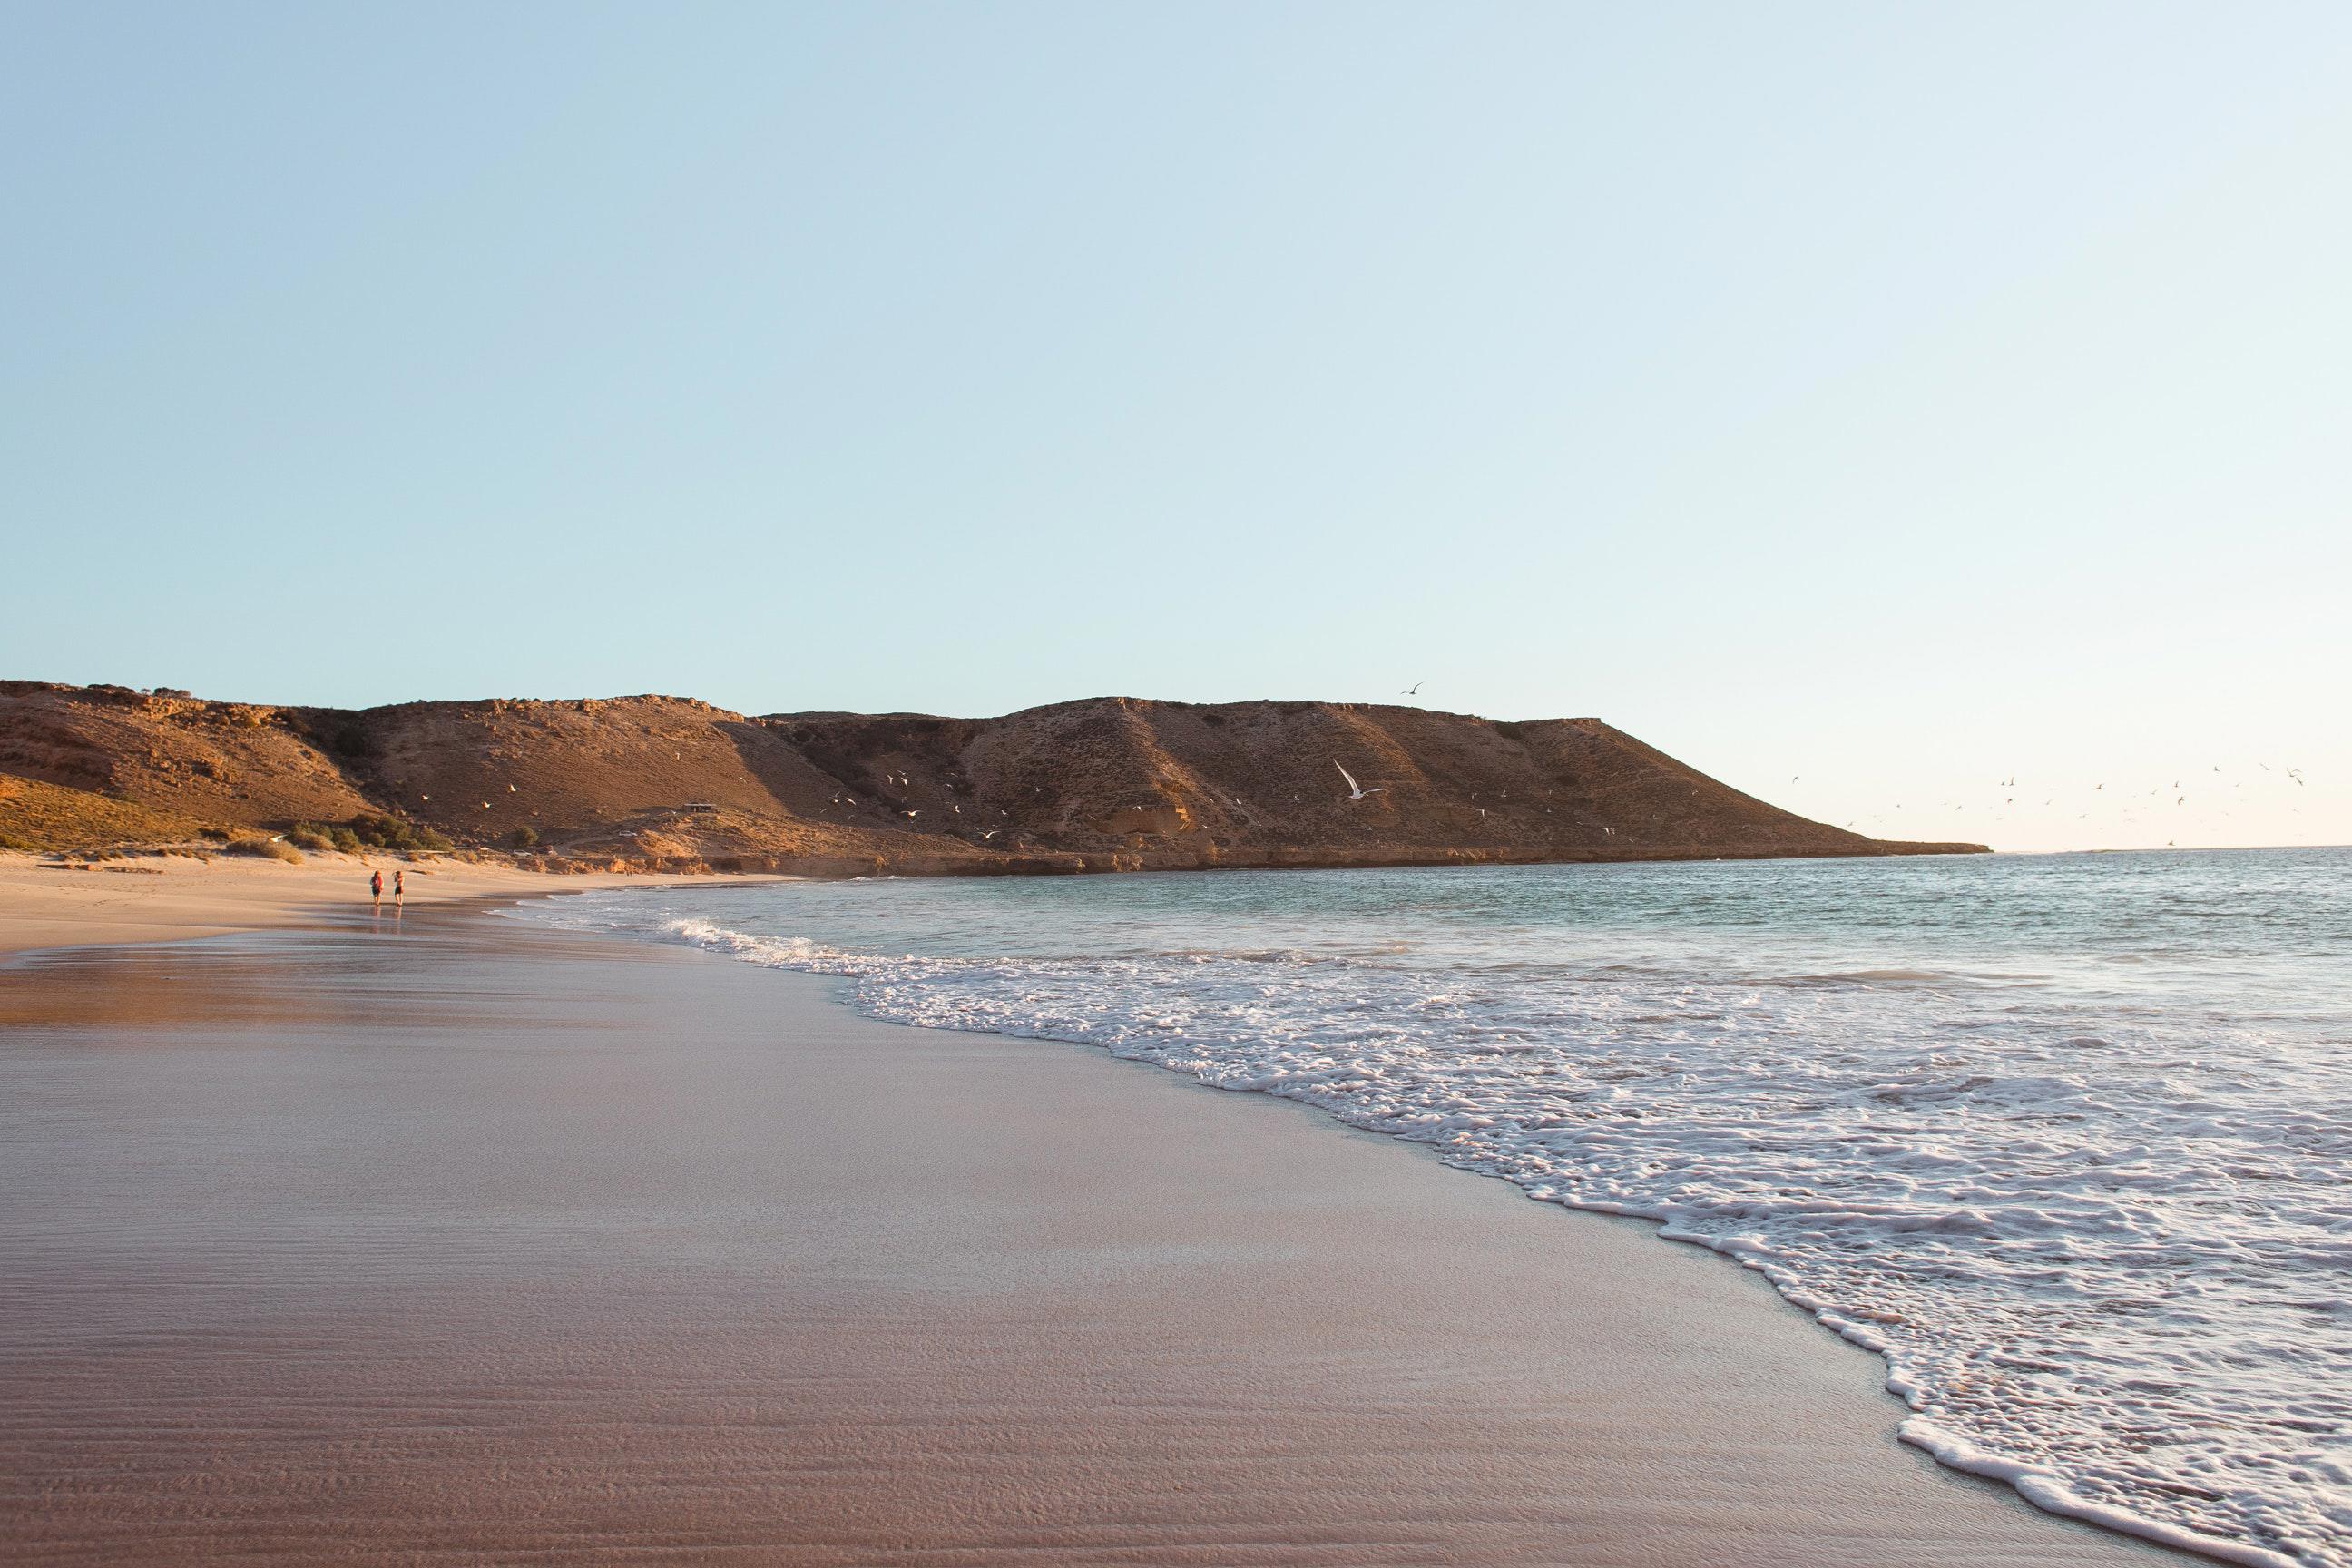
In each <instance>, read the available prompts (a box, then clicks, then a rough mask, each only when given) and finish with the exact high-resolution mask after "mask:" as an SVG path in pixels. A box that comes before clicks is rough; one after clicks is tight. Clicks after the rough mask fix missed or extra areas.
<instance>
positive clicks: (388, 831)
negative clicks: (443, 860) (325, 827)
mask: <svg viewBox="0 0 2352 1568" xmlns="http://www.w3.org/2000/svg"><path fill="white" fill-rule="evenodd" d="M351 831H352V837H355V838H357V839H358V840H359V842H360V843H362V844H364V845H367V846H368V847H371V848H375V849H447V848H450V847H452V846H451V844H450V842H449V840H448V839H447V838H446V837H444V836H443V835H441V834H439V833H436V832H435V831H434V830H433V829H432V828H429V827H425V826H420V825H419V824H417V823H414V822H410V821H408V820H406V819H405V818H403V817H398V816H355V817H353V818H352V827H351Z"/></svg>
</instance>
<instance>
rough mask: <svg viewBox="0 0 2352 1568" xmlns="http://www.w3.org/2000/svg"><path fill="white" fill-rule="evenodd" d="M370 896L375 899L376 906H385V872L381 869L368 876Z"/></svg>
mask: <svg viewBox="0 0 2352 1568" xmlns="http://www.w3.org/2000/svg"><path fill="white" fill-rule="evenodd" d="M368 897H369V898H371V899H373V900H375V904H376V907H377V908H379V909H381V908H383V872H381V871H377V872H374V873H373V874H371V875H370V876H369V878H368Z"/></svg>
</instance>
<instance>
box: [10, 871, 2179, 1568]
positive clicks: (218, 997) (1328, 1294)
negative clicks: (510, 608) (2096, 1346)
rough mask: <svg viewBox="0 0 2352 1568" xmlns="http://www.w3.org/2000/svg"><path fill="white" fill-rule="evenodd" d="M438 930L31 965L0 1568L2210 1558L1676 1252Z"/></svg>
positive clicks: (1133, 1102) (1265, 1137)
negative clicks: (2044, 1471)
mask: <svg viewBox="0 0 2352 1568" xmlns="http://www.w3.org/2000/svg"><path fill="white" fill-rule="evenodd" d="M827 997H828V983H827V982H824V981H821V980H818V979H814V978H813V977H808V976H802V975H790V974H781V973H772V972H764V971H759V970H755V969H751V968H750V967H748V966H744V965H741V964H735V963H727V962H725V961H722V960H719V959H716V958H712V957H709V956H708V955H704V954H700V953H696V952H688V951H686V950H682V949H665V948H655V947H633V946H614V945H607V944H602V943H597V942H588V941H584V940H574V939H570V938H565V937H562V936H558V935H554V934H541V933H535V932H530V931H519V930H517V929H515V928H514V927H513V926H512V925H511V924H510V923H508V922H501V921H497V920H495V919H493V918H490V917H488V916H485V915H481V914H478V913H462V912H460V913H449V912H442V913H438V914H435V913H430V912H425V913H422V916H421V918H420V911H415V910H412V911H410V913H409V915H408V916H407V917H406V919H405V920H404V921H403V922H401V924H400V925H399V926H398V927H397V928H391V927H389V925H387V927H385V928H383V929H370V928H369V927H368V926H366V925H365V924H361V925H358V926H356V927H351V928H346V929H342V930H337V931H321V932H310V933H299V932H269V933H263V934H257V935H248V936H239V937H230V938H223V939H218V940H214V941H207V942H187V943H180V944H177V945H173V946H170V947H156V948H123V947H117V948H92V949H84V950H80V951H76V952H64V953H50V954H32V955H28V956H26V957H20V958H17V959H16V960H13V961H5V962H0V1560H5V1561H7V1562H10V1563H36V1562H37V1563H129V1562H138V1563H195V1562H221V1561H234V1560H241V1559H247V1558H260V1557H272V1558H276V1559H278V1560H281V1561H299V1562H304V1563H478V1562H514V1563H522V1562H530V1563H571V1562H579V1563H586V1562H591V1561H594V1562H606V1563H611V1562H626V1563H639V1562H663V1563H721V1562H724V1563H793V1564H800V1563H926V1564H933V1563H937V1564H944V1563H1014V1562H1018V1563H1032V1562H1037V1563H1155V1564H1157V1563H1171V1564H1185V1563H1203V1564H1205V1563H1269V1564H1275V1563H1280V1564H1291V1563H1329V1564H1374V1563H1478V1564H1486V1563H1591V1564H1617V1565H1629V1564H1631V1565H1639V1564H1697V1563H1723V1564H1734V1563H1738V1564H1752V1563H1787V1564H1843V1563H1852V1564H1864V1563H1869V1564H1958V1563H1977V1564H2038V1563H2047V1564H2061V1563H2063V1564H2091V1563H2181V1562H2185V1561H2187V1560H2186V1559H2182V1558H2179V1557H2176V1556H2174V1555H2172V1554H2170V1553H2168V1552H2161V1551H2158V1550H2157V1549H2154V1548H2151V1547H2146V1546H2143V1545H2141V1544H2139V1543H2137V1542H2129V1541H2126V1540H2124V1539H2121V1538H2118V1537H2114V1536H2109V1535H2106V1534H2105V1533H2103V1532H2101V1531H2095V1530H2093V1529H2090V1528H2088V1527H2085V1526H2082V1525H2078V1524H2074V1523H2072V1522H2070V1521H2062V1520H2058V1519H2054V1518H2052V1517H2049V1516H2045V1515H2042V1514H2041V1513H2038V1512H2036V1511H2035V1510H2032V1508H2030V1507H2029V1506H2027V1505H2026V1504H2024V1503H2023V1502H2021V1500H2018V1499H2017V1498H2016V1497H2014V1496H2013V1495H2012V1494H2011V1493H2009V1492H2008V1491H2006V1490H2005V1489H2000V1488H1996V1487H1993V1486H1990V1485H1987V1484H1985V1483H1982V1482H1979V1481H1974V1480H1971V1479H1967V1478H1964V1477H1960V1476H1957V1475H1954V1474H1951V1473H1949V1472H1947V1471H1944V1470H1941V1469H1938V1468H1937V1467H1936V1466H1935V1465H1934V1464H1933V1463H1932V1462H1930V1461H1929V1460H1927V1458H1925V1457H1924V1456H1922V1455H1919V1454H1917V1453H1916V1452H1914V1451H1912V1450H1910V1449H1907V1448H1906V1447H1902V1446H1901V1445H1900V1444H1898V1443H1897V1442H1895V1438H1894V1436H1893V1428H1894V1425H1895V1418H1896V1415H1897V1410H1896V1407H1895V1405H1894V1404H1893V1403H1892V1402H1891V1401H1890V1400H1888V1399H1887V1398H1886V1396H1885V1394H1883V1393H1881V1392H1880V1391H1879V1386H1878V1385H1879V1379H1880V1376H1881V1375H1882V1374H1881V1370H1880V1367H1879V1363H1877V1361H1876V1360H1875V1358H1874V1357H1871V1356H1869V1355H1866V1354H1864V1353H1863V1352H1859V1351H1856V1350H1853V1348H1851V1347H1848V1346H1845V1345H1843V1344H1841V1343H1840V1342H1836V1341H1835V1340H1833V1339H1832V1338H1831V1337H1830V1336H1829V1335H1828V1334H1826V1333H1825V1332H1823V1331H1822V1330H1820V1329H1819V1328H1817V1327H1815V1326H1814V1325H1813V1324H1811V1322H1810V1321H1806V1320H1805V1319H1804V1318H1802V1317H1801V1315H1800V1314H1798V1313H1797V1312H1795V1311H1794V1310H1791V1309H1790V1308H1788V1307H1786V1306H1785V1305H1784V1304H1782V1303H1780V1301H1778V1300H1777V1299H1776V1298H1774V1297H1773V1296H1772V1295H1771V1293H1770V1292H1769V1289H1767V1288H1766V1287H1764V1286H1763V1284H1762V1283H1761V1282H1760V1281H1759V1280H1758V1279H1755V1278H1754V1277H1753V1276H1749V1275H1747V1274H1744V1273H1742V1272H1740V1271H1739V1270H1738V1269H1736V1268H1730V1267H1728V1266H1727V1264H1725V1262H1724V1261H1723V1260H1721V1259H1719V1258H1715V1257H1713V1256H1711V1255H1707V1254H1703V1253H1699V1252H1696V1251H1690V1250H1685V1249H1682V1248H1678V1247H1673V1246H1670V1245H1667V1244H1664V1243H1662V1242H1660V1241H1658V1240H1657V1239H1655V1237H1653V1236H1652V1235H1650V1234H1649V1233H1648V1231H1647V1229H1646V1227H1643V1226H1637V1225H1634V1224H1632V1223H1626V1222H1612V1221H1607V1220H1602V1219H1599V1218H1596V1217H1594V1216H1591V1215H1577V1214H1571V1213H1569V1212H1567V1211H1564V1210H1561V1209H1559V1208H1555V1207H1549V1206H1547V1205H1538V1204H1535V1203H1531V1202H1528V1200H1527V1199H1525V1198H1523V1197H1521V1196H1520V1195H1519V1194H1518V1193H1517V1190H1516V1189H1514V1188H1511V1187H1509V1186H1507V1185H1505V1184H1501V1183H1498V1182H1492V1181H1484V1180H1480V1179H1478V1178H1475V1177H1473V1176H1470V1175H1467V1174H1465V1173H1461V1172H1457V1171H1452V1170H1448V1169H1446V1168H1445V1167H1444V1166H1442V1165H1440V1164H1439V1163H1437V1162H1436V1161H1435V1160H1434V1159H1433V1158H1432V1157H1431V1156H1430V1155H1429V1153H1428V1152H1426V1151H1425V1150H1422V1149H1419V1148H1417V1147H1414V1146H1412V1145H1409V1144H1405V1143H1402V1142H1395V1141H1392V1140H1387V1139H1381V1138H1379V1137H1376V1136H1373V1135H1370V1134H1366V1133H1360V1132H1357V1131H1350V1130H1349V1129H1346V1128H1343V1127H1340V1126H1339V1125H1338V1124H1337V1123H1334V1122H1332V1121H1328V1120H1326V1119H1324V1118H1321V1117H1319V1116H1318V1115H1317V1114H1316V1113H1314V1112H1312V1111H1310V1110H1306V1109H1305V1108H1303V1107H1299V1106H1296V1105H1291V1104H1287V1103H1284V1102H1280V1101H1276V1100H1267V1099H1264V1098H1260V1097H1256V1096H1251V1095H1238V1094H1223V1093H1220V1092H1218V1091H1216V1090H1213V1089H1204V1088H1202V1087H1201V1086H1199V1085H1197V1084H1195V1083H1193V1082H1192V1081H1190V1080H1188V1079H1181V1078H1179V1077H1177V1076H1175V1075H1172V1074H1169V1073H1164V1072H1160V1071H1157V1070H1155V1069H1152V1068H1145V1067H1140V1066H1137V1065H1134V1064H1129V1063H1124V1062H1119V1061H1116V1060H1113V1059H1111V1058H1107V1057H1105V1056H1102V1055H1100V1054H1097V1053H1095V1052H1091V1051H1089V1050H1087V1049H1085V1048H1082V1047H1071V1046H1060V1045H1054V1044H1050V1043H1035V1042H1024V1041H1015V1040H1005V1039H997V1038H992V1037H980V1036H969V1035H954V1034H945V1033H930V1032H925V1031H919V1030H912V1029H905V1028H898V1027H893V1026H884V1025H878V1024H874V1023H869V1022H866V1021H864V1020H861V1019H859V1018H856V1017H855V1016H852V1015H850V1014H849V1013H847V1012H846V1011H845V1010H844V1009H842V1008H839V1007H837V1006H835V1005H832V1004H831V1003H830V1002H829V1001H828V999H827Z"/></svg>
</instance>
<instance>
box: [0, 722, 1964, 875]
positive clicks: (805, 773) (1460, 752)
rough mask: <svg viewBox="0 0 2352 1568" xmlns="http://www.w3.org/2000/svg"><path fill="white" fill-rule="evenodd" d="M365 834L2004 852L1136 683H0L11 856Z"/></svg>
mask: <svg viewBox="0 0 2352 1568" xmlns="http://www.w3.org/2000/svg"><path fill="white" fill-rule="evenodd" d="M1341 768H1344V769H1346V770H1347V772H1348V773H1352V774H1353V775H1354V777H1355V778H1356V780H1357V781H1358V782H1359V784H1360V786H1361V788H1362V789H1363V790H1364V791H1365V792H1366V793H1365V795H1363V796H1362V797H1361V798H1351V792H1350V790H1349V785H1348V784H1347V781H1346V780H1345V779H1344V778H1343V777H1342V776H1341V773H1340V771H1339V770H1340V769H1341ZM1374 792H1377V793H1374ZM354 823H357V824H362V825H368V824H373V825H375V826H376V827H377V828H378V829H383V828H387V827H390V826H393V825H399V826H400V827H401V829H402V830H405V829H406V828H408V827H413V828H414V829H415V832H416V835H417V836H418V837H420V838H422V839H424V840H426V841H433V840H444V839H446V841H447V842H448V843H449V844H450V845H451V846H453V847H456V848H457V849H460V850H471V851H476V852H479V853H485V854H488V853H496V854H498V855H500V856H503V857H511V858H514V859H516V860H517V861H519V862H521V863H523V864H527V865H530V866H533V867H536V868H541V869H546V870H556V871H560V870H586V869H596V870H648V871H671V872H676V871H691V870H710V871H721V872H741V871H791V872H803V873H810V874H818V875H856V874H871V873H875V872H896V873H901V874H982V873H991V872H1000V873H1024V872H1026V873H1036V872H1076V871H1114V870H1160V869H1179V868H1205V867H1216V866H1261V867H1265V866H1297V867H1311V866H1420V865H1445V864H1455V863H1460V864H1499V863H1516V862H1534V861H1576V860H1657V859H1699V858H1769V857H1790V856H1832V855H1838V856H1843V855H1913V854H1947V853H1964V852H1979V851H1981V850H1982V848H1983V846H1981V845H1975V844H1923V843H1908V842H1896V841H1889V840H1883V839H1874V838H1867V837H1862V836H1861V835H1859V834H1854V833H1850V832H1846V831H1844V830H1843V829H1840V828H1835V827H1831V826H1825V825H1823V824H1822V823H1818V822H1812V821H1809V820H1807V819H1806V818H1804V817H1801V816H1795V815H1793V814H1791V813H1790V812H1786V811H1783V810H1781V809H1780V808H1779V807H1777V806H1774V805H1768V804H1767V803H1765V802H1764V801H1761V800H1758V799H1756V798H1755V797H1754V796H1752V795H1743V794H1741V793H1740V792H1739V791H1738V790H1735V789H1733V788H1731V787H1730V786H1728V785H1727V784H1721V783H1719V782H1717V780H1715V779H1712V778H1709V777H1708V776H1707V775H1706V774H1705V773H1700V772H1698V771H1697V770H1696V769H1695V768H1692V767H1689V766H1687V765H1685V763H1680V762H1677V761H1675V759H1674V758H1672V757H1669V756H1667V755H1665V754H1664V752H1659V751H1656V750H1654V748H1652V747H1649V746H1646V745H1643V743H1642V742H1640V741H1637V740H1635V739H1634V738H1633V736H1631V735H1628V734H1625V733H1624V732H1623V731H1619V730H1616V729H1612V727H1611V726H1609V725H1608V724H1605V723H1603V722H1601V721H1600V720H1598V719H1549V720H1538V721H1527V722H1503V721H1496V720H1491V719H1481V718H1475V717H1473V716H1470V715H1467V714H1459V713H1439V712H1432V711H1429V710H1423V709H1419V708H1407V707H1395V706H1388V705H1365V704H1356V703H1339V702H1309V701H1297V702H1279V701H1260V702H1231V703H1217V704H1195V703H1186V702H1156V701H1149V700H1140V699H1136V698H1127V697H1105V698H1092V699H1087V700H1081V701H1076V702H1062V703H1055V704H1053V705H1051V706H1049V707H1044V708H1032V709H1028V710H1024V711H1022V712H1018V713H1010V714H1006V715H1004V716H1003V717H1002V718H994V719H946V718H937V717H933V716H930V715H928V714H916V713H884V714H858V713H777V714H769V715H765V716H757V717H755V716H748V715H744V714H740V713H732V712H729V711H727V710H723V709H719V708H713V707H711V706H710V705H709V704H708V703H704V702H698V701H695V700H690V699H683V698H674V697H653V696H647V697H619V698H610V699H587V700H573V701H545V700H520V699H505V698H493V699H488V700H481V701H463V702H410V703H402V704H398V705H396V706H392V707H383V708H368V709H355V710H354V709H333V708H305V707H281V706H275V705H271V704H266V703H245V702H215V701H206V700H201V699H198V698H195V697H193V696H190V695H188V694H186V693H184V692H179V691H173V690H171V689H157V690H153V691H140V690H134V689H129V688H125V687H114V686H89V687H76V686H61V685H53V684H48V683H45V682H36V681H0V847H14V848H20V849H41V850H61V849H62V850H91V849H97V848H101V847H127V846H141V847H152V846H154V845H158V844H162V843H166V842H174V841H189V840H194V841H198V842H201V841H202V840H203V839H204V838H205V837H211V838H213V839H215V840H216V841H218V840H223V839H230V838H235V839H241V840H247V841H250V840H252V839H253V837H255V836H256V835H259V836H261V837H262V838H263V839H264V840H265V841H266V840H267V839H269V838H273V837H278V836H279V835H283V834H287V833H289V832H294V831H297V830H299V831H300V832H301V833H303V834H313V833H316V832H318V831H320V830H321V829H326V830H331V829H332V828H334V827H336V826H341V825H347V824H354Z"/></svg>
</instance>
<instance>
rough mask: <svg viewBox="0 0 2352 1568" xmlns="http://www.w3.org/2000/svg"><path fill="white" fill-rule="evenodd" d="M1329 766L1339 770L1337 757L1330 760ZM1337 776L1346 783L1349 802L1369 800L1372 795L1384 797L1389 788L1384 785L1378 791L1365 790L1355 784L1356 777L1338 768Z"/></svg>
mask: <svg viewBox="0 0 2352 1568" xmlns="http://www.w3.org/2000/svg"><path fill="white" fill-rule="evenodd" d="M1331 765H1332V766H1333V767H1335V768H1339V758H1337V757H1334V758H1332V759H1331ZM1339 776H1340V777H1341V778H1343V779H1346V780H1347V781H1348V798H1349V800H1351V801H1358V800H1369V799H1370V798H1371V797H1372V796H1373V795H1386V794H1388V793H1389V786H1388V785H1386V784H1382V785H1381V787H1380V788H1378V789H1366V788H1365V787H1364V786H1363V785H1361V784H1358V783H1357V782H1356V775H1355V774H1353V773H1349V771H1348V770H1347V769H1345V768H1339Z"/></svg>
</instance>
